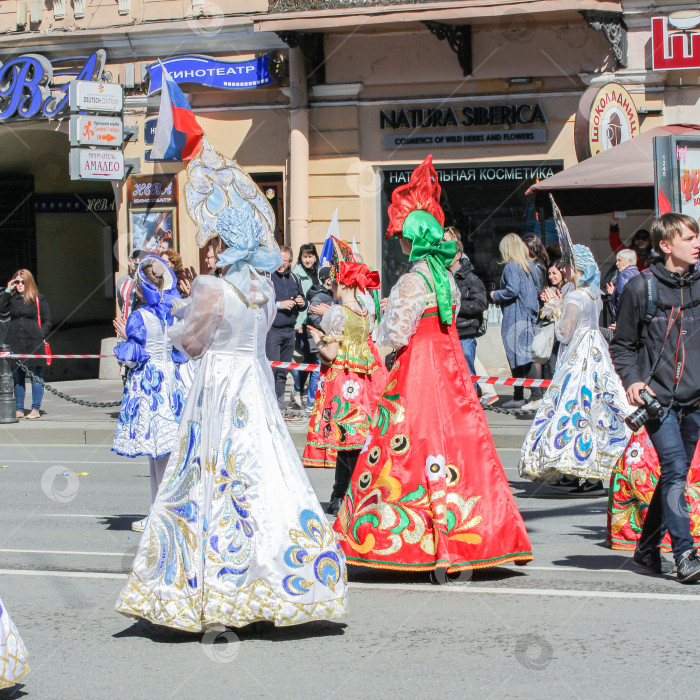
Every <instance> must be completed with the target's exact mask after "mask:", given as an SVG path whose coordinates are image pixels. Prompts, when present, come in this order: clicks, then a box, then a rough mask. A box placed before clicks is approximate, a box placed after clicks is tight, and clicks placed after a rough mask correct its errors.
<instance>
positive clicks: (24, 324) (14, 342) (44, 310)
mask: <svg viewBox="0 0 700 700" xmlns="http://www.w3.org/2000/svg"><path fill="white" fill-rule="evenodd" d="M5 291H6V292H9V294H10V323H9V326H8V329H7V344H8V345H9V346H10V349H11V350H12V352H13V353H16V354H17V355H43V354H44V341H45V340H46V337H47V336H48V334H49V331H50V330H51V311H50V310H49V305H48V304H47V303H46V299H44V295H43V294H39V290H38V288H37V286H36V282H35V281H34V275H32V273H31V272H29V270H25V269H21V270H17V272H15V274H14V275H12V279H11V280H10V281H9V282H8V283H7V289H6V290H5ZM22 363H23V364H24V365H26V366H27V367H29V368H31V372H32V374H34V376H35V377H36V379H33V378H32V410H31V411H29V413H28V414H27V415H26V418H27V419H28V420H33V419H35V418H39V409H40V408H41V399H42V398H43V396H44V384H43V382H42V381H41V379H42V376H43V373H44V367H46V360H44V359H40V358H36V359H32V358H27V359H24V360H22ZM12 376H13V379H14V383H15V401H16V403H17V418H25V415H24V397H25V388H24V384H25V380H26V376H27V375H26V372H25V371H24V370H23V369H21V368H20V367H19V366H15V367H14V368H13V370H12Z"/></svg>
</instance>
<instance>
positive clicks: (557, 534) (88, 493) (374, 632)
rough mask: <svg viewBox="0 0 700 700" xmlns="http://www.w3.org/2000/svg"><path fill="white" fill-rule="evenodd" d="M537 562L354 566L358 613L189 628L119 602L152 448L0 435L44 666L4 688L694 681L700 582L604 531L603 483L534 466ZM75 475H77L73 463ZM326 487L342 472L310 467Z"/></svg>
mask: <svg viewBox="0 0 700 700" xmlns="http://www.w3.org/2000/svg"><path fill="white" fill-rule="evenodd" d="M500 454H501V458H502V460H503V462H504V465H505V467H506V471H507V474H508V476H509V478H510V480H511V486H512V488H513V492H514V493H515V494H516V498H517V503H518V506H519V508H520V510H521V512H522V513H523V516H524V518H525V521H526V524H527V527H528V531H529V533H530V537H531V540H532V544H533V548H534V553H535V561H534V562H533V563H532V565H530V566H527V567H515V566H506V567H501V568H496V569H490V570H486V571H481V572H476V573H474V575H473V576H464V577H463V580H461V581H460V582H459V583H457V584H454V585H449V586H433V585H430V582H429V579H428V576H427V575H425V574H415V575H412V576H408V575H399V574H393V573H389V574H387V573H375V572H367V571H365V570H357V569H353V570H351V572H350V580H351V582H352V583H351V589H350V596H351V597H350V606H351V615H350V617H349V618H348V619H347V621H345V622H343V623H313V624H309V625H305V626H301V627H296V628H288V629H275V628H274V627H272V626H268V625H255V626H251V627H249V628H245V629H244V630H238V631H236V632H234V631H230V632H224V633H219V634H218V635H217V634H215V633H210V634H208V635H204V637H202V636H201V635H190V634H187V633H183V632H178V631H174V630H168V629H166V628H162V627H155V626H152V625H150V624H148V623H144V622H139V623H133V622H132V621H130V620H129V619H127V618H125V617H122V616H121V615H119V614H117V613H116V612H114V611H113V609H112V606H113V604H114V602H115V600H116V597H117V594H118V592H119V590H120V588H121V586H122V584H123V582H124V580H125V572H127V571H128V569H129V566H130V562H131V558H132V556H133V553H134V550H135V546H136V542H137V540H136V537H137V536H135V535H134V533H132V532H131V530H130V524H131V522H132V520H136V519H139V518H140V517H142V516H143V515H144V514H145V513H146V510H147V507H148V503H149V482H148V475H147V474H148V467H147V464H146V461H145V460H127V459H124V458H120V457H118V456H116V455H113V454H112V453H111V452H109V451H108V449H107V448H105V447H91V446H55V447H51V446H27V447H2V448H0V467H2V468H0V595H1V596H2V598H3V600H4V602H5V604H6V605H7V607H8V609H9V611H10V612H11V614H12V617H13V619H14V620H15V622H16V623H17V625H18V627H19V628H20V632H21V634H22V636H23V638H24V641H25V643H26V645H27V647H28V649H29V653H30V664H31V667H32V671H31V673H30V675H29V676H28V677H27V678H26V679H25V684H24V685H23V686H21V687H19V688H18V689H15V690H14V691H4V694H3V691H0V698H7V697H18V698H19V697H30V698H42V699H44V698H47V699H53V698H56V699H60V698H71V699H73V698H81V699H83V698H86V699H91V698H125V699H131V698H208V697H226V698H252V697H284V698H336V697H337V698H360V697H368V696H384V697H392V698H393V697H418V696H426V697H434V696H437V695H442V694H444V695H447V694H449V695H450V696H468V695H471V694H473V693H479V694H481V695H483V696H486V697H498V698H516V697H538V698H539V697H548V696H558V697H573V698H597V697H610V696H612V695H620V696H623V697H630V696H635V695H640V694H643V695H644V696H647V697H664V696H669V695H671V694H677V695H690V696H692V695H694V693H695V692H696V691H695V690H694V689H695V687H696V686H695V682H696V674H695V665H696V664H695V657H696V655H697V654H696V646H697V644H696V634H697V632H696V630H698V629H700V587H684V586H681V585H679V584H677V583H676V582H675V580H674V579H672V578H670V577H661V576H653V575H648V574H645V573H643V572H641V571H640V570H639V569H637V568H636V567H635V566H634V565H633V564H632V562H631V557H630V555H629V554H628V553H624V552H613V551H611V550H609V549H607V547H606V546H605V517H606V501H605V499H586V500H571V499H566V498H562V497H560V496H554V492H551V491H546V490H538V489H537V488H536V487H535V486H534V485H531V484H529V483H527V482H523V481H521V480H520V479H519V478H518V476H517V470H516V469H515V465H516V460H517V451H516V450H514V449H502V450H500ZM76 474H77V476H76ZM309 475H310V478H311V482H312V484H313V486H314V488H315V489H316V491H317V493H318V494H319V496H320V500H321V501H322V502H323V501H325V500H326V499H327V496H328V494H329V493H330V488H331V484H332V474H331V473H330V472H329V471H320V470H309Z"/></svg>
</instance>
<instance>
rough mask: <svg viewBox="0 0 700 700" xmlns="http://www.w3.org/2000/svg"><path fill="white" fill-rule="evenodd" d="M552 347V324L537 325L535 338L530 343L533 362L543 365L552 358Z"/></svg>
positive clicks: (551, 322)
mask: <svg viewBox="0 0 700 700" xmlns="http://www.w3.org/2000/svg"><path fill="white" fill-rule="evenodd" d="M553 347H554V322H553V321H550V322H549V323H544V324H538V325H537V326H535V338H534V340H533V341H532V359H533V361H534V362H539V363H540V364H544V363H545V362H548V361H549V358H550V357H551V356H552V348H553Z"/></svg>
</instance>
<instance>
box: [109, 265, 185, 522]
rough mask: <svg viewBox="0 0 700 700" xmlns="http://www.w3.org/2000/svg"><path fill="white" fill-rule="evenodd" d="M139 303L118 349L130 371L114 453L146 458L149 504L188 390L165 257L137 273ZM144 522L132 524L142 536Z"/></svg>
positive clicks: (174, 281) (172, 275) (173, 290)
mask: <svg viewBox="0 0 700 700" xmlns="http://www.w3.org/2000/svg"><path fill="white" fill-rule="evenodd" d="M136 295H137V296H138V298H139V300H140V302H141V304H140V306H139V308H138V309H136V311H133V312H132V313H131V314H130V316H129V320H128V321H127V322H126V328H125V336H126V340H125V341H124V342H123V343H120V344H119V345H117V346H116V347H115V348H114V354H115V356H116V358H117V359H118V360H119V361H120V362H123V363H124V365H125V366H126V367H128V368H129V374H128V376H127V379H126V384H125V386H124V394H123V396H122V404H121V408H120V410H119V419H118V421H117V429H116V433H115V435H114V443H113V445H112V451H113V452H116V453H117V454H119V455H122V456H124V457H141V456H144V457H148V464H149V467H150V478H151V503H153V501H154V500H155V497H156V494H157V493H158V485H159V484H160V482H161V479H162V478H163V473H164V472H165V466H166V464H167V463H168V456H169V455H170V453H171V452H172V450H173V447H174V445H175V436H176V435H177V429H178V425H179V423H180V417H181V415H182V409H183V407H184V404H185V400H186V399H187V389H186V386H185V384H184V382H183V379H182V376H181V374H180V365H181V364H183V363H185V362H187V361H188V357H187V356H186V355H184V354H183V353H181V352H180V351H179V350H177V349H175V348H173V345H172V342H171V340H170V338H169V329H170V328H171V327H172V325H173V322H174V318H173V316H172V315H171V314H170V311H171V307H172V304H173V301H174V300H175V299H179V298H180V295H179V293H178V291H177V278H176V277H175V273H174V272H173V271H172V270H171V269H170V266H169V265H168V264H167V263H166V262H165V261H164V260H162V259H161V258H157V257H155V256H149V257H146V258H144V259H143V260H142V261H141V263H140V264H139V267H138V270H137V272H136ZM145 522H146V519H145V518H144V519H143V520H139V521H137V522H135V523H133V524H132V526H131V528H132V530H134V532H143V528H144V525H145Z"/></svg>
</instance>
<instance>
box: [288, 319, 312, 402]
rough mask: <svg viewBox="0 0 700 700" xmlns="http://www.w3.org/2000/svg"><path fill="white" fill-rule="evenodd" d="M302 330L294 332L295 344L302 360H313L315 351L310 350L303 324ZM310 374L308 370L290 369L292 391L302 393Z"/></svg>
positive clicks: (307, 334) (307, 335)
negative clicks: (292, 384) (292, 383)
mask: <svg viewBox="0 0 700 700" xmlns="http://www.w3.org/2000/svg"><path fill="white" fill-rule="evenodd" d="M303 329H304V330H303V332H302V333H297V334H296V344H297V347H298V348H299V351H300V352H301V354H302V356H303V358H304V359H303V362H315V361H316V359H315V358H316V353H313V352H311V345H310V343H309V332H308V331H307V330H306V326H303ZM309 374H311V373H310V372H303V371H301V370H299V369H293V370H292V377H294V391H295V392H296V393H297V394H303V393H304V388H305V387H306V378H307V377H308V376H309Z"/></svg>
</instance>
